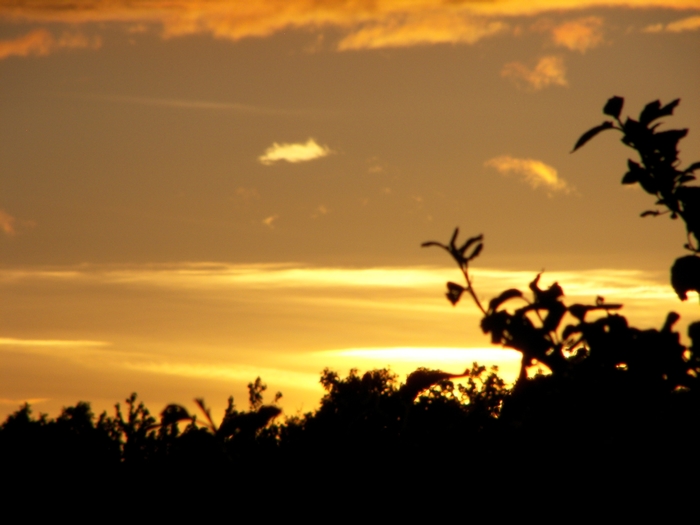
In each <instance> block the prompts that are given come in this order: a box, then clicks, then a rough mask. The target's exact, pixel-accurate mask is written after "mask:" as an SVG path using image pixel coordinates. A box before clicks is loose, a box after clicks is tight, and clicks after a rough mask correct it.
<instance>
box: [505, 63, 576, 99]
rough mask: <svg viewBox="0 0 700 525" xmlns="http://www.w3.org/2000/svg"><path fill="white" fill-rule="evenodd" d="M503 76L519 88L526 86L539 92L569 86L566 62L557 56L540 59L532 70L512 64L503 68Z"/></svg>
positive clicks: (519, 64) (523, 65) (518, 64)
mask: <svg viewBox="0 0 700 525" xmlns="http://www.w3.org/2000/svg"><path fill="white" fill-rule="evenodd" d="M501 76H502V77H504V78H507V79H509V80H511V81H512V82H514V83H515V84H516V85H517V86H518V87H522V86H524V87H525V88H527V89H531V90H533V91H539V90H541V89H544V88H546V87H548V86H563V87H566V86H568V85H569V83H568V81H567V80H566V68H565V67H564V60H563V59H562V58H561V57H557V56H545V57H542V58H540V60H539V61H538V62H537V65H535V67H534V68H532V69H530V68H528V67H527V66H526V65H525V64H521V63H520V62H510V63H509V64H506V65H505V66H503V69H502V70H501Z"/></svg>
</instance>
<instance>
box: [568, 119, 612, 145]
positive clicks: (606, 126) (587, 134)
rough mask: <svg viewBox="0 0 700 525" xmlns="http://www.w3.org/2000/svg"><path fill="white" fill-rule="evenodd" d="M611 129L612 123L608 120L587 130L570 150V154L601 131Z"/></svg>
mask: <svg viewBox="0 0 700 525" xmlns="http://www.w3.org/2000/svg"><path fill="white" fill-rule="evenodd" d="M613 127H614V125H613V123H612V122H611V121H609V120H606V121H605V122H603V123H602V124H601V125H599V126H596V127H594V128H591V129H589V130H588V131H586V132H585V133H584V134H583V135H581V137H580V138H579V139H578V140H577V141H576V145H574V149H572V150H571V153H573V152H574V151H576V150H577V149H579V148H580V147H581V146H583V145H584V144H585V143H586V142H588V141H589V140H591V139H592V138H593V137H595V136H596V135H597V134H598V133H600V132H601V131H605V130H606V129H611V128H613Z"/></svg>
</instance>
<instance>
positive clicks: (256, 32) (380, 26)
mask: <svg viewBox="0 0 700 525" xmlns="http://www.w3.org/2000/svg"><path fill="white" fill-rule="evenodd" d="M58 5H59V4H58V3H57V2H53V1H48V0H44V1H41V0H37V1H7V0H6V1H2V2H0V79H2V81H1V82H0V92H1V95H2V96H0V133H1V134H2V137H1V140H0V293H1V294H2V297H3V301H2V302H0V377H2V379H1V380H0V415H4V414H7V413H8V412H10V411H12V410H14V409H15V408H16V406H17V405H18V404H19V403H20V402H22V401H23V400H32V402H33V403H35V405H36V409H37V410H40V411H41V410H43V411H48V412H49V413H52V414H55V413H56V411H57V410H58V409H60V407H61V406H64V405H67V404H72V403H75V402H76V401H77V400H79V399H86V400H90V401H92V402H93V403H94V406H95V408H96V409H102V408H106V407H108V406H109V405H110V404H112V403H113V402H115V401H118V400H120V399H122V398H123V397H125V396H126V395H128V394H129V393H130V392H131V391H133V390H136V391H137V392H139V393H140V394H141V395H142V396H143V397H144V399H145V400H146V402H147V403H148V404H149V406H151V407H152V409H153V410H156V411H157V410H160V408H161V407H162V406H163V405H164V404H165V403H168V402H179V403H183V404H187V403H189V401H190V400H191V399H192V398H193V397H196V396H204V397H205V398H206V399H207V402H208V403H210V404H211V405H213V406H214V408H215V409H217V410H218V409H219V408H222V407H223V405H224V403H225V400H226V398H227V397H228V395H229V394H231V393H232V394H234V396H235V397H236V398H237V399H238V400H240V401H241V403H240V404H243V401H244V399H245V394H244V391H245V384H246V383H247V382H248V381H250V380H252V379H254V378H255V376H257V375H262V377H263V380H265V381H266V382H267V383H268V384H269V386H270V389H271V390H272V391H276V390H282V391H283V393H284V394H285V397H284V398H283V400H284V407H285V410H286V411H287V413H294V412H295V411H297V410H299V409H310V408H312V407H313V406H314V403H315V402H316V401H317V400H318V398H319V396H320V387H319V385H318V384H317V378H318V375H319V372H320V370H321V369H322V368H323V367H324V366H326V365H328V366H332V367H335V368H338V369H340V371H341V372H345V371H346V370H347V369H348V368H349V367H351V366H358V367H360V368H363V367H364V368H367V367H371V366H385V365H391V366H392V368H394V369H395V370H397V371H399V372H400V373H406V372H407V371H409V370H410V369H411V367H415V366H419V365H420V364H424V365H426V366H442V367H444V368H447V369H450V370H453V369H455V370H460V369H463V368H464V367H466V365H468V364H470V363H471V360H473V358H476V359H479V360H480V361H484V360H488V356H491V360H492V362H498V363H499V364H500V366H501V367H502V368H503V370H504V373H505V374H506V375H508V374H511V375H512V373H513V370H514V366H515V365H514V364H513V363H514V361H513V354H509V353H508V352H504V351H500V350H496V351H495V352H494V351H492V352H491V353H489V352H486V351H484V350H460V349H464V348H472V349H481V348H485V347H488V340H487V339H486V338H485V337H484V336H483V335H482V334H481V333H480V330H479V329H478V316H477V311H476V310H475V309H474V308H473V307H471V305H469V304H467V303H465V304H460V305H459V306H458V307H457V308H452V307H451V306H450V305H449V303H448V302H447V301H446V300H445V298H444V296H443V295H442V294H443V287H444V281H445V280H448V279H450V280H456V279H457V278H458V275H457V273H456V270H452V269H451V268H450V267H449V264H450V261H448V260H447V259H446V256H445V255H444V254H443V253H440V252H438V251H437V250H432V251H431V250H421V249H420V248H419V245H420V243H421V242H423V241H425V240H431V239H435V240H442V241H445V240H447V238H448V237H449V235H450V233H451V231H452V229H453V228H454V226H456V225H460V226H461V228H462V231H463V232H464V234H467V235H473V234H476V233H481V232H483V233H484V234H485V236H486V248H485V250H484V253H483V255H482V256H481V257H480V258H479V259H478V260H477V261H476V263H477V264H476V267H477V270H476V273H475V275H476V279H477V288H478V291H479V293H480V294H481V295H482V296H483V297H484V298H488V297H490V296H491V295H493V294H496V293H498V291H500V290H501V289H504V288H507V287H511V286H515V287H520V288H522V289H525V288H526V287H527V283H528V282H529V281H530V280H531V279H532V278H533V277H534V275H535V274H536V273H537V272H538V271H540V270H542V269H545V270H546V272H545V274H544V275H545V277H544V279H547V278H548V279H550V282H551V281H552V280H558V281H559V282H560V284H561V285H562V286H563V288H564V291H565V292H566V293H567V295H568V296H569V297H570V298H571V300H578V301H591V300H593V299H594V298H595V296H596V295H598V294H600V295H604V296H605V297H606V299H609V300H615V301H623V302H625V304H626V307H625V310H626V312H627V314H628V315H629V317H630V319H631V320H633V321H634V322H635V323H637V324H639V325H640V326H644V327H651V326H660V325H661V324H662V323H663V319H664V317H665V313H666V312H667V311H668V310H670V309H674V310H676V311H678V312H680V313H681V314H682V315H683V322H685V323H687V322H688V321H690V320H692V319H694V318H697V300H696V299H693V300H691V301H690V302H688V303H684V304H681V303H680V302H679V301H678V300H677V299H675V298H674V296H673V294H672V292H671V290H670V287H669V286H668V285H667V272H668V268H669V267H670V264H671V262H672V260H673V259H674V258H675V257H677V256H679V255H681V253H682V249H681V246H682V244H683V242H684V234H683V230H682V225H681V224H678V223H673V222H671V221H668V220H666V219H664V218H659V219H657V220H653V219H646V220H642V219H640V218H639V213H640V212H641V211H643V210H645V209H648V208H649V207H651V205H652V204H653V203H652V202H651V199H650V198H649V196H648V195H646V194H644V193H643V192H641V191H638V190H637V189H636V188H627V187H622V186H621V185H620V183H619V182H620V178H621V176H622V174H623V172H624V170H625V159H626V158H627V156H628V151H626V150H625V148H624V147H623V146H622V145H621V144H620V143H619V142H618V140H617V137H614V136H613V134H612V133H610V134H609V135H608V136H605V135H603V136H601V137H599V138H597V139H596V140H595V141H594V142H592V143H591V144H590V145H587V146H586V147H585V148H583V149H582V150H581V151H580V152H577V153H576V154H574V155H570V154H569V151H570V150H571V148H572V145H573V143H574V142H575V140H576V139H577V138H578V136H579V135H580V134H581V133H582V132H583V131H585V130H586V129H588V128H589V127H591V126H592V125H594V124H597V123H598V122H599V121H600V120H601V118H602V115H601V112H600V110H601V108H602V106H603V104H604V103H605V101H606V100H607V99H608V98H609V97H610V96H612V95H620V96H624V97H626V101H627V102H626V108H625V110H624V113H627V111H628V110H629V111H630V112H632V113H637V112H638V111H639V110H640V109H641V107H642V106H643V104H645V103H646V102H649V101H650V100H654V99H657V98H660V99H661V100H662V101H670V100H672V99H674V98H677V97H680V98H681V99H682V101H681V104H680V106H679V107H678V109H677V111H676V113H677V116H675V117H673V119H672V120H671V121H670V122H669V124H671V125H673V126H674V127H689V128H690V130H691V132H690V134H689V136H688V138H687V139H685V140H684V141H683V142H682V143H681V146H682V151H681V158H682V159H683V160H684V161H685V162H686V163H690V162H693V161H697V160H698V159H700V140H699V139H698V137H699V136H700V135H699V134H698V133H700V131H698V130H700V118H699V117H700V97H698V95H697V94H698V93H700V71H699V70H698V67H697V64H698V59H699V58H700V1H690V0H682V1H668V0H664V1H661V0H657V1H652V0H649V1H622V0H620V1H603V0H601V1H593V0H591V1H573V0H570V1H556V0H542V1H529V2H525V1H516V0H510V1H508V0H503V1H496V2H488V3H484V2H468V1H466V2H430V1H427V0H422V1H419V0H414V1H383V2H382V1H374V2H369V1H366V2H363V1H354V2H351V1H342V2H341V1H328V2H312V1H308V0H307V1H284V2H283V1H263V0H260V1H257V2H256V1H251V2H246V3H245V4H243V5H244V7H241V5H239V4H237V3H233V2H217V1H208V2H205V1H186V0H182V1H167V2H165V1H142V2H138V3H133V2H128V1H123V2H120V1H109V2H102V1H97V0H93V1H74V2H61V3H60V6H61V7H60V9H59V8H57V6H58ZM630 153H631V151H630ZM693 316H695V317H693ZM421 349H423V350H421ZM426 355H429V356H431V357H430V360H429V361H430V362H428V361H425V362H423V361H422V359H427V358H424V357H422V356H426Z"/></svg>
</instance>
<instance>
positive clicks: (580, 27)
mask: <svg viewBox="0 0 700 525" xmlns="http://www.w3.org/2000/svg"><path fill="white" fill-rule="evenodd" d="M602 27H603V19H602V18H600V17H597V16H589V17H586V18H579V19H578V20H572V21H570V22H565V23H563V24H561V25H558V26H556V27H555V28H553V29H552V39H553V40H554V43H555V44H557V45H558V46H563V47H566V48H568V49H570V50H572V51H580V52H581V53H585V52H586V51H587V50H588V49H591V48H594V47H596V46H599V45H600V44H602V43H603V32H602Z"/></svg>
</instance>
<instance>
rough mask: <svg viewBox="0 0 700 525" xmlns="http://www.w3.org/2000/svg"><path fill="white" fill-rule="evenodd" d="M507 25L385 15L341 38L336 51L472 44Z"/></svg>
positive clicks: (459, 19) (447, 17)
mask: <svg viewBox="0 0 700 525" xmlns="http://www.w3.org/2000/svg"><path fill="white" fill-rule="evenodd" d="M507 27H508V26H507V25H506V24H504V23H503V22H500V21H489V20H487V19H483V18H478V19H466V18H460V17H450V16H447V15H444V14H439V15H432V16H425V17H423V16H421V17H419V16H412V17H409V18H388V19H386V20H382V21H381V22H378V23H374V24H371V25H368V26H364V27H362V28H360V29H358V30H356V31H354V32H352V33H350V34H349V35H348V36H346V37H345V38H343V39H342V40H341V41H340V43H339V44H338V49H339V50H340V51H345V50H349V49H376V48H383V47H410V46H415V45H418V44H458V43H466V44H473V43H474V42H477V41H478V40H481V39H482V38H484V37H487V36H491V35H495V34H497V33H500V32H502V31H503V30H505V29H506V28H507Z"/></svg>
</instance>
